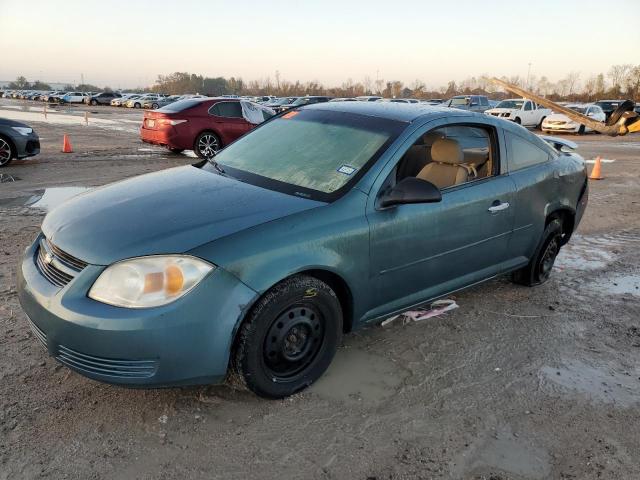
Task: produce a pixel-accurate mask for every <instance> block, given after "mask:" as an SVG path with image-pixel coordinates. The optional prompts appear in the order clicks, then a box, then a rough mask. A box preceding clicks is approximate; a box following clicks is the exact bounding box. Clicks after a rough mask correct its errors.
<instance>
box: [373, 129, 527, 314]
mask: <svg viewBox="0 0 640 480" xmlns="http://www.w3.org/2000/svg"><path fill="white" fill-rule="evenodd" d="M465 118H466V121H463V123H464V126H469V127H470V128H476V129H481V130H483V131H486V132H487V133H488V135H489V142H490V143H489V147H490V148H491V157H492V159H493V162H495V163H494V166H495V167H494V168H495V170H493V172H492V174H491V175H490V176H488V177H486V178H482V179H478V180H475V181H471V182H468V183H464V184H460V185H455V186H452V187H449V188H444V189H442V190H441V192H442V201H441V202H438V203H429V204H407V205H397V206H395V207H392V208H380V207H379V198H380V196H381V194H382V192H383V191H384V189H385V182H389V179H390V178H391V179H393V175H394V173H393V172H391V173H389V174H388V176H386V178H384V180H383V181H377V184H376V185H374V188H373V190H372V194H371V195H370V197H369V202H368V206H367V218H368V221H369V225H370V251H371V263H370V267H371V277H372V279H373V285H374V289H375V298H376V305H375V306H374V307H373V308H372V310H371V312H370V315H369V316H370V317H376V316H379V315H382V314H385V313H389V312H392V311H396V310H398V309H401V308H406V307H407V306H410V305H414V304H417V303H419V302H422V301H425V300H427V299H430V298H434V297H437V296H440V295H443V294H446V293H448V292H451V291H454V290H456V289H459V288H461V287H464V286H466V285H470V284H472V283H474V282H477V281H480V280H483V279H485V278H488V277H490V276H492V275H495V274H497V273H500V272H501V271H504V270H506V269H508V268H510V266H511V265H512V262H511V260H512V259H511V254H510V252H509V251H508V248H507V247H508V244H509V240H510V237H511V233H512V229H513V209H512V208H511V204H512V201H513V195H514V190H515V186H514V183H513V182H512V180H511V179H510V178H509V177H508V175H507V174H506V167H504V166H503V160H502V158H503V157H504V154H503V152H504V147H503V142H502V140H501V138H500V135H499V129H498V128H497V127H495V126H494V125H493V124H492V123H489V122H484V121H480V120H477V119H475V118H473V117H468V118H467V117H465ZM436 127H438V128H439V129H442V128H443V127H444V128H445V129H453V128H454V127H455V126H452V125H448V124H447V123H446V122H443V121H440V124H439V125H438V124H434V123H430V124H428V125H426V126H425V127H423V128H422V129H419V130H418V131H417V132H416V134H415V135H414V136H413V137H412V138H411V139H409V140H408V141H407V142H406V143H405V144H404V145H403V147H402V148H401V149H400V150H399V153H398V155H397V157H396V158H394V160H392V162H395V163H396V164H397V163H398V161H399V160H400V157H402V155H403V154H404V152H405V151H406V150H407V149H408V148H409V147H411V146H412V144H413V142H414V141H415V139H416V138H419V137H420V136H422V135H424V134H425V133H426V132H427V131H431V130H433V129H434V128H436ZM439 131H440V130H439ZM470 150H473V147H471V148H470ZM465 158H466V153H465ZM465 161H466V160H465ZM383 176H384V175H383ZM392 183H393V182H392ZM376 188H377V190H376Z"/></svg>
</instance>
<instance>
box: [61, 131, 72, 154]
mask: <svg viewBox="0 0 640 480" xmlns="http://www.w3.org/2000/svg"><path fill="white" fill-rule="evenodd" d="M72 152H73V148H72V147H71V140H69V136H68V135H67V134H66V133H65V134H64V138H63V139H62V153H72Z"/></svg>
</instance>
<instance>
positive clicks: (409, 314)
mask: <svg viewBox="0 0 640 480" xmlns="http://www.w3.org/2000/svg"><path fill="white" fill-rule="evenodd" d="M458 306H459V305H458V304H457V303H456V302H455V300H451V299H445V300H436V301H435V302H433V303H432V304H431V305H429V307H428V308H419V309H416V310H408V311H406V312H403V313H401V314H399V315H395V316H393V317H389V318H387V319H386V320H385V321H383V322H382V323H381V324H380V325H381V326H382V327H386V326H387V325H389V324H391V323H392V322H393V321H395V320H396V319H397V318H399V317H404V318H405V319H406V321H405V322H403V323H407V322H408V321H411V320H413V321H414V322H419V321H420V320H425V319H427V318H432V317H437V316H438V315H442V314H444V313H446V312H449V311H451V310H454V309H456V308H458Z"/></svg>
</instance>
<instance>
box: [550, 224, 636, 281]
mask: <svg viewBox="0 0 640 480" xmlns="http://www.w3.org/2000/svg"><path fill="white" fill-rule="evenodd" d="M634 245H640V233H638V232H634V231H631V232H619V233H610V234H604V235H594V236H582V235H575V236H573V237H572V238H571V240H570V241H569V243H568V244H567V245H565V246H564V247H562V249H561V250H560V254H559V255H558V258H557V259H556V263H555V265H554V268H557V269H558V270H560V271H562V270H601V269H604V268H605V267H606V266H607V265H609V264H610V263H612V262H613V261H615V259H616V258H617V256H618V255H617V253H618V252H617V250H621V249H622V248H624V247H631V246H634Z"/></svg>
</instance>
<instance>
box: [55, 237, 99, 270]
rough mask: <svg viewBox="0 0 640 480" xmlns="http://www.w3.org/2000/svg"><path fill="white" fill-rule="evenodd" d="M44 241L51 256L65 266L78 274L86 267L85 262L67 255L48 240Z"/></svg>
mask: <svg viewBox="0 0 640 480" xmlns="http://www.w3.org/2000/svg"><path fill="white" fill-rule="evenodd" d="M45 241H46V242H47V246H48V247H49V249H50V250H51V253H53V255H54V256H55V257H56V258H57V259H58V260H60V261H61V262H62V263H64V264H65V265H66V266H68V267H71V268H73V269H74V270H77V271H78V272H81V271H82V270H83V269H84V268H85V267H86V266H87V265H88V264H87V262H83V261H82V260H80V259H79V258H76V257H74V256H72V255H69V254H68V253H67V252H65V251H63V250H61V249H59V248H58V247H56V246H55V245H54V244H53V243H51V242H50V241H49V240H47V239H45Z"/></svg>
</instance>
